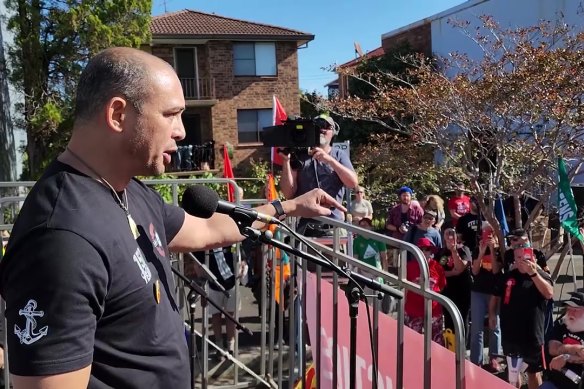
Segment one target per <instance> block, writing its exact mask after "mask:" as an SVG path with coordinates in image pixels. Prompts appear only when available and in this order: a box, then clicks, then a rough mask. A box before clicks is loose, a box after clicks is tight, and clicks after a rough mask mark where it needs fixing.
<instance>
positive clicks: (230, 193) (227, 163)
mask: <svg viewBox="0 0 584 389" xmlns="http://www.w3.org/2000/svg"><path fill="white" fill-rule="evenodd" d="M223 178H235V176H234V175H233V168H232V167H231V160H230V159H229V151H228V150H227V145H223ZM227 201H229V202H232V203H233V202H235V188H234V187H233V185H232V184H227Z"/></svg>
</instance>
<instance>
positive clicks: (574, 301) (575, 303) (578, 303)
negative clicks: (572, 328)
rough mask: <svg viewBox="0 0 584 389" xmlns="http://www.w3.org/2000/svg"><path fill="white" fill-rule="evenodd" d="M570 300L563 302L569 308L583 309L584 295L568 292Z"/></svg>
mask: <svg viewBox="0 0 584 389" xmlns="http://www.w3.org/2000/svg"><path fill="white" fill-rule="evenodd" d="M570 296H571V297H570V299H569V300H568V301H565V302H564V305H567V306H569V307H576V308H584V293H582V292H570Z"/></svg>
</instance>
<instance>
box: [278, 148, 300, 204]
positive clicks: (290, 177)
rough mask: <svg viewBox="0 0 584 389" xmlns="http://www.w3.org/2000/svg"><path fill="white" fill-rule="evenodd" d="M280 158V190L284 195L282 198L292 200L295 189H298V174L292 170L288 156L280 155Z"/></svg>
mask: <svg viewBox="0 0 584 389" xmlns="http://www.w3.org/2000/svg"><path fill="white" fill-rule="evenodd" d="M280 155H281V156H282V176H281V177H280V189H281V190H282V193H283V194H284V197H286V198H287V199H292V198H294V195H296V189H298V181H297V177H298V172H297V171H296V170H292V167H291V166H290V155H289V154H288V155H284V154H282V153H280Z"/></svg>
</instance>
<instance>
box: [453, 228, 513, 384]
mask: <svg viewBox="0 0 584 389" xmlns="http://www.w3.org/2000/svg"><path fill="white" fill-rule="evenodd" d="M459 222H460V220H459ZM480 231H481V233H480V235H479V237H480V241H479V244H478V247H476V248H475V249H474V251H473V253H472V264H471V271H472V275H473V283H472V287H471V292H470V299H471V303H470V321H471V323H470V360H471V362H472V363H474V364H475V365H478V366H482V365H483V335H484V332H485V325H484V321H485V316H486V315H487V314H488V313H489V302H490V300H491V295H492V294H493V288H494V287H495V282H496V279H497V275H498V273H499V272H500V271H501V267H502V262H501V261H500V259H499V258H500V255H499V241H498V240H497V235H496V234H493V228H492V227H491V225H490V224H489V223H487V222H483V223H482V227H481V229H480ZM491 315H492V316H491ZM491 315H490V316H489V317H490V319H492V320H493V323H495V325H494V326H493V327H492V328H490V334H489V365H488V366H486V367H485V368H486V369H488V370H490V371H491V372H494V373H500V372H501V371H502V370H503V368H502V366H501V365H500V364H499V361H498V359H497V356H498V355H501V330H500V329H499V325H498V323H499V314H498V312H496V311H493V312H491Z"/></svg>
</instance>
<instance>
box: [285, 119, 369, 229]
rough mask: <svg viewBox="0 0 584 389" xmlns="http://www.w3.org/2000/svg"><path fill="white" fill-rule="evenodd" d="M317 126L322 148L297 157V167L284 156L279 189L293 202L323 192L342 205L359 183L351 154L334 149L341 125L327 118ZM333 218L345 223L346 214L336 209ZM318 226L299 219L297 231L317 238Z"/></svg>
mask: <svg viewBox="0 0 584 389" xmlns="http://www.w3.org/2000/svg"><path fill="white" fill-rule="evenodd" d="M314 120H315V122H316V123H317V125H318V126H319V127H320V140H319V143H320V144H319V146H318V147H313V148H311V149H310V151H309V152H308V153H307V154H301V155H297V156H296V158H297V160H296V161H295V162H296V163H295V164H294V167H293V166H292V165H291V154H282V161H283V162H282V176H281V178H280V189H281V190H282V193H283V194H284V197H286V198H287V199H293V198H296V197H297V196H300V195H302V194H305V193H308V192H309V191H311V190H312V189H315V188H320V189H322V190H323V191H325V192H326V193H327V194H328V195H329V196H331V197H333V198H335V199H336V200H337V202H339V203H342V201H343V196H344V194H345V188H349V189H353V188H355V187H356V186H357V184H358V182H359V180H358V178H357V173H355V169H354V168H353V164H352V163H351V160H350V159H349V156H348V154H347V153H346V152H345V151H344V150H342V149H340V148H333V147H332V140H333V137H334V136H336V135H338V133H339V125H338V124H337V123H336V122H335V121H334V120H333V118H332V117H330V116H329V115H326V114H321V115H319V116H317V117H316V118H315V119H314ZM331 217H332V218H334V219H337V220H340V221H342V220H344V215H343V213H342V212H341V211H340V210H338V209H335V210H333V212H332V214H331ZM318 224H319V223H318V222H317V221H314V220H310V219H307V218H303V219H300V221H299V222H298V226H297V231H298V232H299V233H300V234H304V235H306V236H315V235H316V236H317V235H318V234H319V232H318V231H319V230H320V229H321V227H318Z"/></svg>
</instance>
